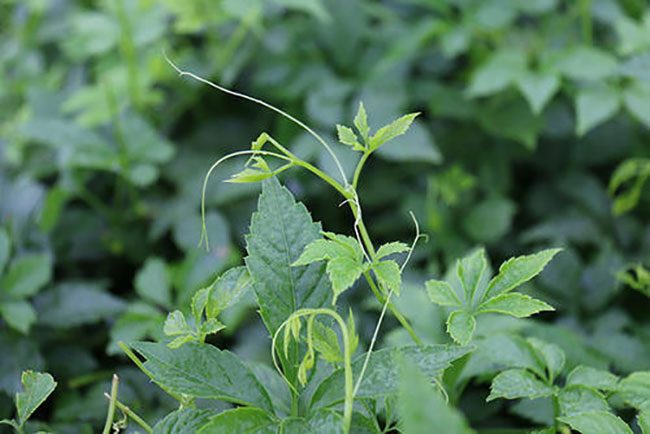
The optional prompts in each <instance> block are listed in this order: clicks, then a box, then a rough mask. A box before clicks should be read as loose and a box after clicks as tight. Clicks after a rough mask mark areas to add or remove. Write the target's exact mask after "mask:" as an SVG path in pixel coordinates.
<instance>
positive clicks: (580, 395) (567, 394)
mask: <svg viewBox="0 0 650 434" xmlns="http://www.w3.org/2000/svg"><path fill="white" fill-rule="evenodd" d="M558 401H559V404H560V410H561V412H562V416H575V415H577V414H580V413H585V412H589V411H608V410H609V404H607V400H606V399H605V397H604V396H603V395H602V394H600V393H599V392H598V391H597V390H595V389H592V388H591V387H588V386H583V385H573V386H567V387H565V388H564V389H562V390H561V391H560V393H559V394H558Z"/></svg>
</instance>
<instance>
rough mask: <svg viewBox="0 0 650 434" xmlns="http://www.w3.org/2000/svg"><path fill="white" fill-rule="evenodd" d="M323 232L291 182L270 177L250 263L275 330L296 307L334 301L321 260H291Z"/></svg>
mask: <svg viewBox="0 0 650 434" xmlns="http://www.w3.org/2000/svg"><path fill="white" fill-rule="evenodd" d="M320 232H321V231H320V225H318V224H315V223H313V222H312V220H311V217H310V216H309V213H308V212H307V210H306V209H305V207H304V206H303V205H302V204H299V203H296V202H295V201H294V199H293V197H292V196H291V193H289V191H288V190H287V189H286V188H284V187H281V186H280V184H279V183H278V181H277V180H276V179H274V178H272V179H269V180H267V181H265V183H264V184H263V188H262V195H261V196H260V198H259V203H258V210H257V212H256V213H255V214H253V218H252V222H251V230H250V234H249V235H248V236H247V238H246V242H247V250H248V257H247V258H246V266H247V267H248V270H249V272H250V275H251V277H252V278H253V282H254V284H253V288H254V290H255V293H256V295H257V299H258V302H259V305H260V313H261V315H262V319H263V320H264V323H265V324H266V326H267V328H268V329H269V331H270V333H271V335H273V334H274V333H275V331H276V330H277V329H278V327H279V326H280V324H282V322H283V321H284V320H286V319H287V318H289V316H290V315H291V314H292V313H293V312H294V311H296V310H297V309H300V308H303V307H323V306H326V305H327V304H328V303H329V301H330V297H331V289H330V283H329V280H328V278H327V276H326V275H325V267H324V266H323V265H322V264H309V265H304V266H296V267H293V266H292V264H293V263H294V262H296V261H297V260H298V258H299V257H300V256H301V254H302V253H303V251H304V250H305V247H306V246H307V245H308V244H310V243H312V242H313V241H316V240H318V239H320V238H321V237H320Z"/></svg>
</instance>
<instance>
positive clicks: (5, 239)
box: [0, 227, 11, 275]
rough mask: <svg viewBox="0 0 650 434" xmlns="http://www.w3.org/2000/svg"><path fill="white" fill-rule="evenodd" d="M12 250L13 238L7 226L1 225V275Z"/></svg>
mask: <svg viewBox="0 0 650 434" xmlns="http://www.w3.org/2000/svg"><path fill="white" fill-rule="evenodd" d="M10 251H11V239H10V238H9V234H8V233H7V231H6V230H5V228H2V227H0V275H1V274H2V270H3V269H4V268H5V265H6V264H7V261H8V260H9V253H10Z"/></svg>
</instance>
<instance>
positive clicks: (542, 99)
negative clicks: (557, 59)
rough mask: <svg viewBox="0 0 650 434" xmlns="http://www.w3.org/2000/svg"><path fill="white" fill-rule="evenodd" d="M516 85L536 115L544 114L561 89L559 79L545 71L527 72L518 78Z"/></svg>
mask: <svg viewBox="0 0 650 434" xmlns="http://www.w3.org/2000/svg"><path fill="white" fill-rule="evenodd" d="M516 83H517V88H518V89H519V90H520V91H521V93H522V94H523V95H524V98H526V101H527V102H528V104H529V105H530V109H531V110H532V112H533V113H534V114H536V115H539V114H540V113H542V111H543V110H544V107H545V106H546V104H548V102H549V101H550V100H551V98H553V95H555V93H556V92H557V90H558V89H559V88H560V79H559V77H558V76H557V75H556V74H553V73H549V72H544V71H540V72H527V73H525V74H523V75H521V76H519V77H517V80H516Z"/></svg>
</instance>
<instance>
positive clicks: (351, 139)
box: [336, 125, 364, 151]
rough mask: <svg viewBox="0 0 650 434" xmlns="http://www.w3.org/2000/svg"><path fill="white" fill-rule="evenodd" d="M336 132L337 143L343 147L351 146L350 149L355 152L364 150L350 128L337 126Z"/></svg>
mask: <svg viewBox="0 0 650 434" xmlns="http://www.w3.org/2000/svg"><path fill="white" fill-rule="evenodd" d="M336 132H337V134H338V138H339V142H341V143H343V144H344V145H348V146H352V149H354V150H355V151H362V150H363V149H364V148H363V146H361V143H359V139H357V135H356V134H354V131H352V128H350V127H346V126H344V125H337V126H336Z"/></svg>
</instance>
